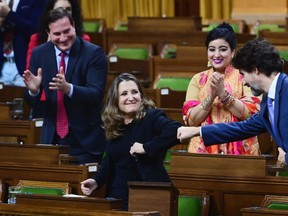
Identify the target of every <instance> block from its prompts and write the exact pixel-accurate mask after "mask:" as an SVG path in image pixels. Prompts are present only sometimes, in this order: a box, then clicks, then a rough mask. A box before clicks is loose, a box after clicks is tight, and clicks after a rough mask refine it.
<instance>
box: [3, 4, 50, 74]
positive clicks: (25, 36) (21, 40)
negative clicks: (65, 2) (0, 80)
mask: <svg viewBox="0 0 288 216" xmlns="http://www.w3.org/2000/svg"><path fill="white" fill-rule="evenodd" d="M45 4H46V0H20V2H19V4H18V7H17V10H16V12H13V11H12V10H11V11H10V12H9V13H8V15H7V17H6V19H5V22H9V23H10V24H11V25H12V26H14V37H13V50H14V58H15V63H16V66H17V69H18V72H19V73H20V74H21V75H22V74H23V72H24V70H25V69H26V56H27V50H28V44H29V40H30V36H31V35H32V34H33V33H35V32H36V31H37V28H38V24H39V22H40V17H41V15H42V12H43V10H44V8H45ZM3 37H4V33H3V32H1V33H0V56H3V42H4V39H3ZM2 65H3V58H2V57H1V58H0V68H2ZM0 73H1V70H0ZM0 75H1V74H0Z"/></svg>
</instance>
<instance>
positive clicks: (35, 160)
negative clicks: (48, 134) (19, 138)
mask: <svg viewBox="0 0 288 216" xmlns="http://www.w3.org/2000/svg"><path fill="white" fill-rule="evenodd" d="M68 152H69V148H68V146H55V145H48V144H47V145H45V144H36V145H34V144H32V145H31V144H25V145H20V144H4V143H0V162H11V163H19V164H46V165H48V164H59V155H60V154H68Z"/></svg>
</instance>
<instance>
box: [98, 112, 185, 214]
mask: <svg viewBox="0 0 288 216" xmlns="http://www.w3.org/2000/svg"><path fill="white" fill-rule="evenodd" d="M180 126H181V124H180V123H179V122H176V121H172V120H169V119H167V118H166V115H165V114H164V112H163V111H161V110H158V109H152V110H149V111H148V112H147V114H146V116H145V117H144V118H143V119H141V120H140V121H133V122H131V123H130V124H128V125H126V126H124V128H123V129H124V131H123V136H120V137H119V138H117V139H114V140H111V141H110V142H108V145H107V150H106V157H105V158H104V160H103V162H102V164H101V169H100V171H99V172H98V173H97V174H96V176H94V179H95V180H96V182H97V183H98V186H99V187H100V186H102V185H104V184H105V183H107V196H110V197H113V198H119V199H122V200H123V207H122V208H123V210H127V204H128V203H127V202H128V185H127V182H128V181H151V182H152V181H154V182H169V181H170V178H169V176H168V174H167V172H166V170H165V168H164V166H163V160H164V157H165V153H166V150H167V149H169V148H170V147H172V146H174V145H176V144H178V143H180V142H179V140H177V129H178V127H180ZM134 142H139V143H142V144H143V147H144V149H145V152H146V154H143V155H141V154H139V155H138V156H137V158H134V157H133V156H131V155H130V153H129V151H130V148H131V146H132V145H133V143H134Z"/></svg>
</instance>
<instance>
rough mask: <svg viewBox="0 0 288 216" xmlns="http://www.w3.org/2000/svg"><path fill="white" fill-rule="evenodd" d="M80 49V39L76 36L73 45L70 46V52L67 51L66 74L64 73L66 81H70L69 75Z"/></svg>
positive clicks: (70, 75) (72, 70)
mask: <svg viewBox="0 0 288 216" xmlns="http://www.w3.org/2000/svg"><path fill="white" fill-rule="evenodd" d="M80 50H81V41H80V39H79V38H76V41H75V43H74V45H73V46H72V48H71V50H70V53H69V61H68V66H67V70H66V75H65V77H66V80H67V82H70V81H71V77H72V74H73V72H74V69H75V65H76V63H77V61H78V59H79V56H80Z"/></svg>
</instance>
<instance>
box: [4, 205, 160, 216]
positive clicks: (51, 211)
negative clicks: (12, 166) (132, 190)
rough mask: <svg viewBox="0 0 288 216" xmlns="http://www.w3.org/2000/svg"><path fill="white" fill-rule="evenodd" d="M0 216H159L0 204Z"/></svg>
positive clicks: (144, 213)
mask: <svg viewBox="0 0 288 216" xmlns="http://www.w3.org/2000/svg"><path fill="white" fill-rule="evenodd" d="M0 215H3V216H11V215H13V216H28V215H29V216H39V215H42V216H44V215H45V216H56V215H57V216H61V215H63V216H64V215H66V216H67V215H69V216H70V215H73V216H96V215H97V216H144V215H148V216H149V215H150V216H160V214H159V212H126V211H113V210H95V209H90V210H89V211H87V209H77V211H75V209H71V208H63V207H46V206H34V205H18V204H15V205H11V204H0Z"/></svg>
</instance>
